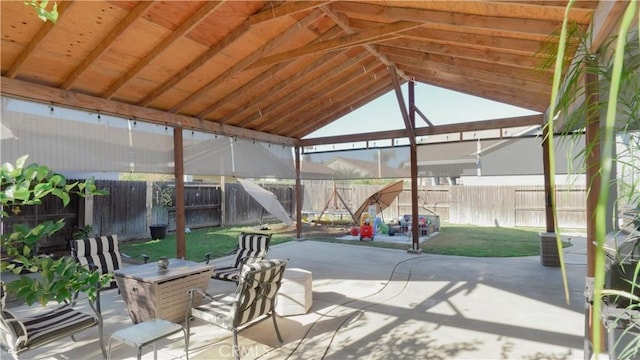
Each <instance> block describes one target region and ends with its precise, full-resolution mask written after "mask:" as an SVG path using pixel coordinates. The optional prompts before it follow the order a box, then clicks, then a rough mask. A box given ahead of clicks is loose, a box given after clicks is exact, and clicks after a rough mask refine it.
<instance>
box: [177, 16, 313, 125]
mask: <svg viewBox="0 0 640 360" xmlns="http://www.w3.org/2000/svg"><path fill="white" fill-rule="evenodd" d="M321 16H322V11H320V10H314V11H312V12H311V13H310V14H309V15H307V16H305V17H304V18H302V19H300V21H298V22H297V23H296V24H294V25H293V26H291V27H289V28H288V29H287V30H286V31H285V32H283V33H281V34H280V35H278V36H276V37H275V38H274V39H271V40H270V41H269V42H267V43H265V44H264V45H262V46H261V47H260V48H258V49H256V50H255V51H254V52H252V53H251V54H250V55H249V56H247V57H245V58H244V59H242V60H240V61H239V62H237V63H236V64H235V65H233V66H232V67H231V68H229V69H227V70H226V71H224V72H223V73H222V74H220V76H218V77H217V78H215V79H213V80H211V81H209V82H208V83H207V84H205V85H204V86H203V87H201V88H200V89H198V90H197V91H195V92H192V93H191V95H189V97H187V98H186V99H184V100H182V101H181V102H179V103H177V104H176V105H174V106H173V107H172V108H171V109H169V112H172V113H177V112H179V111H180V110H181V109H183V108H184V107H185V106H187V105H189V104H190V103H192V102H194V101H195V100H197V99H198V98H200V97H202V96H204V95H206V94H207V93H208V92H209V91H211V90H213V89H215V88H216V87H217V86H218V85H220V84H222V83H223V82H225V81H227V80H228V79H230V78H231V77H233V76H235V75H236V74H237V73H239V72H241V71H243V70H244V69H246V68H247V67H248V66H249V65H251V64H253V63H254V62H256V61H257V60H258V59H260V58H261V57H263V56H264V54H266V53H269V52H270V51H271V50H273V49H275V48H277V47H278V46H280V45H282V44H284V43H285V42H288V41H291V40H292V39H294V38H295V37H296V36H298V35H299V34H300V28H306V27H307V26H309V25H311V24H312V23H313V22H314V21H316V20H317V19H318V18H319V17H321Z"/></svg>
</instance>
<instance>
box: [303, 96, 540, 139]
mask: <svg viewBox="0 0 640 360" xmlns="http://www.w3.org/2000/svg"><path fill="white" fill-rule="evenodd" d="M402 91H403V93H404V94H403V97H404V101H405V103H406V102H407V101H408V97H407V94H406V92H407V85H403V86H402ZM415 103H416V106H417V107H418V109H419V110H420V111H421V112H422V113H423V114H424V115H425V116H426V117H427V118H428V119H429V121H431V123H432V124H433V125H434V126H438V125H446V124H455V123H462V122H470V121H479V120H490V119H501V118H508V117H515V116H525V115H533V114H538V112H535V111H531V110H527V109H523V108H519V107H516V106H512V105H507V104H503V103H499V102H495V101H491V100H487V99H482V98H479V97H476V96H471V95H466V94H462V93H459V92H456V91H451V90H447V89H443V88H439V87H435V86H431V85H427V84H422V83H416V84H415ZM416 125H417V127H424V126H426V123H425V122H424V121H423V120H422V118H420V117H419V116H417V115H416ZM363 127H364V128H366V131H363ZM404 128H405V126H404V121H403V120H402V114H401V113H400V108H399V105H398V100H397V98H396V94H395V91H393V90H391V91H390V92H388V93H387V94H385V95H383V96H381V97H379V98H378V99H376V100H374V101H372V102H371V103H369V104H366V105H364V106H362V107H360V108H358V109H356V110H354V111H352V112H351V113H349V114H347V115H346V116H344V117H342V118H340V119H338V120H336V121H335V122H333V123H331V124H329V125H327V126H325V127H323V128H321V129H319V130H317V131H315V132H313V133H312V134H309V135H308V136H306V137H305V138H306V139H309V138H316V137H325V136H335V135H349V134H358V133H362V132H376V131H386V130H398V129H404Z"/></svg>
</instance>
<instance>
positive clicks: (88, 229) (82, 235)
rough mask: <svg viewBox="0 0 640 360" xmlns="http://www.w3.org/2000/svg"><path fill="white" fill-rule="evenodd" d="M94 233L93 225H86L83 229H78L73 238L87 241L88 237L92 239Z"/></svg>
mask: <svg viewBox="0 0 640 360" xmlns="http://www.w3.org/2000/svg"><path fill="white" fill-rule="evenodd" d="M92 232H93V225H85V226H83V227H80V228H77V229H76V231H74V232H73V234H72V235H71V236H73V238H74V239H86V238H88V237H91V235H92V234H91V233H92Z"/></svg>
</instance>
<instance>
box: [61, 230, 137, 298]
mask: <svg viewBox="0 0 640 360" xmlns="http://www.w3.org/2000/svg"><path fill="white" fill-rule="evenodd" d="M71 256H72V257H73V258H74V259H75V260H76V261H77V262H78V263H80V264H81V265H85V266H87V267H91V266H95V267H96V268H97V269H98V270H99V271H100V274H113V272H114V271H116V270H118V269H120V268H121V267H122V257H129V256H127V255H124V254H122V253H120V248H119V246H118V236H117V235H115V234H114V235H108V236H99V237H93V238H86V239H77V240H71ZM142 257H143V258H144V262H145V263H146V262H147V261H148V260H149V257H148V256H146V255H142ZM109 285H110V286H109V288H116V287H117V284H116V280H115V278H113V279H111V282H110V284H109Z"/></svg>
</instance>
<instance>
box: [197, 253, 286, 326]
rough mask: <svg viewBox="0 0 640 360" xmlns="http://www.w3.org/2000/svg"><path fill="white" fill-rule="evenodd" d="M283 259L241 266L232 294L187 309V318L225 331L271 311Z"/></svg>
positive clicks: (278, 284) (282, 269)
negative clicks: (188, 312)
mask: <svg viewBox="0 0 640 360" xmlns="http://www.w3.org/2000/svg"><path fill="white" fill-rule="evenodd" d="M286 264H287V260H262V261H258V262H256V263H253V264H249V265H244V266H242V270H241V271H240V274H241V275H240V281H239V283H238V286H237V287H236V291H235V292H234V293H233V294H231V295H228V296H224V297H218V298H215V299H213V300H212V301H210V302H208V303H206V304H202V305H200V306H197V307H195V308H193V309H191V310H190V311H191V313H190V314H191V316H194V317H196V318H199V319H203V320H205V321H207V322H210V323H212V324H215V325H217V326H220V327H222V328H224V329H227V330H234V329H238V327H240V326H242V325H244V324H246V323H248V322H250V321H251V320H254V319H256V318H258V317H260V316H262V315H267V314H270V313H272V312H273V309H274V307H275V297H276V295H277V293H278V290H279V289H280V285H281V284H282V276H283V274H284V268H285V266H286Z"/></svg>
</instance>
